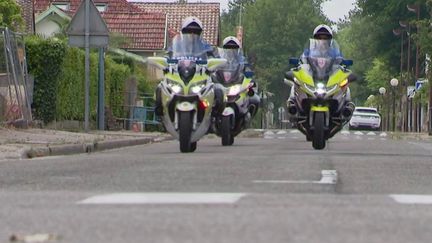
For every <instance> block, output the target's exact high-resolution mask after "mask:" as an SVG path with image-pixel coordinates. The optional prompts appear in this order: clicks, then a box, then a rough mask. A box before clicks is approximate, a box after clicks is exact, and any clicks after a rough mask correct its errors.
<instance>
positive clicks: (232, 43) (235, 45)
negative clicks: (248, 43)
mask: <svg viewBox="0 0 432 243" xmlns="http://www.w3.org/2000/svg"><path fill="white" fill-rule="evenodd" d="M222 48H225V49H239V48H241V43H240V41H239V40H238V39H237V38H235V37H234V36H228V37H226V38H225V39H224V40H223V41H222Z"/></svg>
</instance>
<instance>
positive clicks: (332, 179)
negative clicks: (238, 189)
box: [253, 170, 338, 185]
mask: <svg viewBox="0 0 432 243" xmlns="http://www.w3.org/2000/svg"><path fill="white" fill-rule="evenodd" d="M337 180H338V175H337V171H336V170H322V171H321V179H320V180H319V181H308V180H299V181H293V180H255V181H253V183H261V184H327V185H334V184H336V183H337Z"/></svg>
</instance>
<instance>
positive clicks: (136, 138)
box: [0, 127, 432, 160]
mask: <svg viewBox="0 0 432 243" xmlns="http://www.w3.org/2000/svg"><path fill="white" fill-rule="evenodd" d="M266 131H268V130H262V129H248V130H246V131H243V132H242V133H241V134H240V135H239V136H240V137H262V136H263V134H264V133H265V132H266ZM270 131H271V130H270ZM277 131H278V130H274V132H277ZM363 132H364V131H363ZM366 133H367V132H366ZM388 135H389V137H390V138H392V139H410V140H429V141H432V136H429V135H428V134H427V133H398V132H395V133H391V132H390V133H388ZM207 138H216V135H214V134H210V135H207ZM172 139H173V138H172V137H171V136H170V135H169V134H167V133H160V132H134V131H125V130H122V131H90V132H89V133H84V132H68V131H61V130H50V129H37V128H29V129H17V128H5V127H2V128H0V160H6V159H28V158H35V157H44V156H54V155H68V154H78V153H92V152H97V151H102V150H107V149H114V148H120V147H125V146H135V145H142V144H149V143H157V142H163V141H166V140H172Z"/></svg>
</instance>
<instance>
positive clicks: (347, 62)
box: [341, 59, 354, 67]
mask: <svg viewBox="0 0 432 243" xmlns="http://www.w3.org/2000/svg"><path fill="white" fill-rule="evenodd" d="M353 64H354V62H353V60H348V59H347V60H345V59H344V60H342V63H341V65H343V66H346V67H349V66H352V65H353Z"/></svg>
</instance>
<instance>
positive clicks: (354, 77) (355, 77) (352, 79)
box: [348, 73, 357, 83]
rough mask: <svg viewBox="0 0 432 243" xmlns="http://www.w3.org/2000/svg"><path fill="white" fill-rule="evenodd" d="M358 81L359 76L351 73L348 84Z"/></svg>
mask: <svg viewBox="0 0 432 243" xmlns="http://www.w3.org/2000/svg"><path fill="white" fill-rule="evenodd" d="M356 80H357V76H356V75H355V74H353V73H351V74H350V75H349V76H348V82H349V83H351V82H354V81H356Z"/></svg>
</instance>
